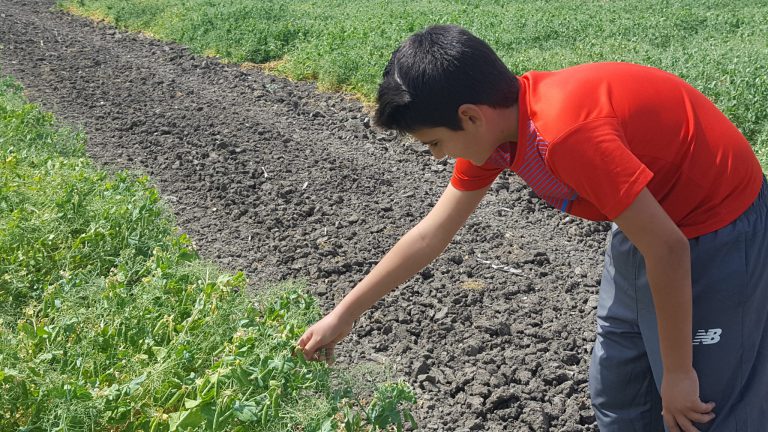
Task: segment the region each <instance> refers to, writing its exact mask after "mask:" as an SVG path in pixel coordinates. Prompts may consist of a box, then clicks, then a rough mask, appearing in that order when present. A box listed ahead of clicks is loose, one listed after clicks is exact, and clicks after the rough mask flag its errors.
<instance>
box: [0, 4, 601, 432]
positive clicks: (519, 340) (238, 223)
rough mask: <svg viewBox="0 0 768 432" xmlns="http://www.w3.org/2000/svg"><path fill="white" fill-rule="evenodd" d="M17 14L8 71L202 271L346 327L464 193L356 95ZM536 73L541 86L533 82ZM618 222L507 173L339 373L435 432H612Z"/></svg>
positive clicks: (374, 313) (30, 12)
mask: <svg viewBox="0 0 768 432" xmlns="http://www.w3.org/2000/svg"><path fill="white" fill-rule="evenodd" d="M53 7H54V2H53V1H42V0H35V1H12V0H0V44H1V45H2V48H0V67H2V71H3V73H5V74H11V75H13V76H15V77H16V78H17V79H18V80H19V81H21V82H22V83H23V84H24V86H25V87H26V93H27V96H28V97H29V98H30V99H31V100H32V101H35V102H38V103H40V104H41V105H42V106H43V108H44V109H46V110H48V111H52V112H53V113H54V114H55V115H56V116H57V117H58V118H59V119H60V120H61V121H62V122H64V123H66V124H69V125H73V126H74V127H82V128H83V130H84V131H85V132H86V133H87V135H88V137H89V141H88V152H89V155H90V156H91V157H92V158H93V159H94V160H96V161H97V163H98V164H99V165H100V166H102V167H104V168H106V169H108V170H119V169H130V170H133V171H138V172H143V173H146V174H148V175H149V176H150V177H151V179H152V181H153V182H154V183H155V184H156V185H157V187H158V188H159V190H160V191H161V193H162V195H163V196H164V198H165V199H166V200H167V202H168V203H169V205H170V207H171V208H172V210H173V212H174V213H175V215H176V217H177V219H178V224H179V226H180V227H181V228H182V230H183V231H184V232H186V233H188V234H189V235H190V236H191V237H192V239H193V240H194V241H195V244H196V247H197V249H198V250H199V252H200V254H201V255H202V256H203V257H205V258H207V259H210V260H212V261H215V262H217V263H218V264H220V265H221V266H223V267H224V268H227V269H231V270H243V271H245V272H246V274H247V275H248V276H249V278H250V280H251V281H252V284H253V286H254V289H258V286H260V285H261V284H263V283H265V282H269V281H279V280H284V279H302V280H305V281H306V282H307V284H308V289H309V290H310V291H311V293H312V294H314V295H315V296H317V297H318V298H319V299H320V304H321V306H322V307H323V310H324V311H325V312H327V311H329V310H330V309H331V308H332V307H333V306H334V305H335V304H336V303H337V302H338V301H339V300H340V299H341V298H342V297H343V295H344V294H345V293H346V292H348V291H349V290H350V289H351V288H352V287H353V286H354V284H355V283H356V282H357V281H359V280H360V279H361V278H362V277H363V276H364V275H365V274H366V273H367V272H368V271H369V270H370V268H371V267H372V266H373V265H374V264H375V263H376V262H377V261H378V259H380V258H381V256H382V255H383V254H384V253H385V252H386V251H387V250H388V249H389V247H391V246H392V245H393V244H394V243H395V241H396V240H397V239H398V238H399V236H401V235H402V234H404V233H405V232H406V231H407V230H408V229H409V228H410V227H411V226H413V225H414V224H415V223H416V222H418V220H419V219H420V218H421V217H422V216H424V215H425V214H426V213H427V212H428V211H429V209H430V208H431V206H432V204H434V202H435V201H436V199H437V198H438V196H439V194H440V193H441V192H442V190H443V188H444V187H445V186H446V185H447V183H448V179H449V178H450V174H451V169H452V166H451V162H450V161H443V162H436V161H433V160H431V158H430V157H429V154H428V152H425V150H424V149H423V148H422V146H421V145H417V144H414V143H411V142H409V141H408V140H407V139H404V138H400V137H396V136H395V135H394V134H391V133H385V132H382V131H377V130H374V129H372V128H371V126H370V119H369V118H368V115H367V114H366V111H365V110H364V109H363V107H362V105H361V104H360V103H358V102H357V101H355V100H354V99H352V98H350V97H347V96H344V95H341V94H328V93H322V92H318V91H317V89H316V87H315V86H314V84H312V83H296V82H291V81H288V80H285V79H282V78H276V77H273V76H269V75H266V74H264V73H262V72H260V71H258V70H242V69H241V68H239V67H238V66H234V65H225V64H221V63H220V62H218V61H216V59H210V58H204V57H200V56H196V55H194V54H192V53H191V51H190V50H188V49H186V48H184V47H181V46H178V45H175V44H172V43H166V42H159V41H156V40H153V39H150V38H148V37H145V36H142V35H137V34H129V33H125V32H122V31H118V30H116V29H114V28H112V27H110V26H108V25H105V24H98V23H94V22H91V21H88V20H85V19H82V18H78V17H74V16H70V15H68V14H65V13H63V12H60V11H57V10H55V9H53ZM517 72H523V71H517ZM607 229H608V226H607V225H606V224H595V223H588V222H585V221H581V220H577V219H574V218H570V217H568V216H567V215H565V214H561V213H559V212H557V211H555V210H553V209H551V208H548V207H547V205H546V204H544V203H543V202H541V201H539V199H538V198H536V197H535V195H534V194H533V193H532V192H531V191H530V189H528V187H527V186H525V185H524V184H523V183H522V182H521V180H519V179H518V178H517V177H516V176H514V175H513V174H506V173H505V174H503V175H502V177H500V178H499V179H498V180H497V182H496V183H495V184H494V186H493V188H492V190H491V191H490V192H489V193H488V196H487V197H486V198H485V200H484V201H483V203H482V204H481V206H480V208H479V209H478V211H477V212H476V213H475V214H474V215H473V216H472V217H471V219H470V220H469V221H468V223H467V225H466V226H465V227H464V228H463V229H462V230H461V231H460V232H459V234H458V235H457V237H456V238H455V240H454V242H453V243H452V244H451V245H450V246H449V247H448V249H447V250H446V252H445V253H444V254H443V255H442V256H441V257H440V258H439V259H437V260H436V261H435V262H434V263H433V264H432V265H430V266H429V267H428V268H427V269H425V270H424V271H423V272H421V273H420V274H419V275H417V276H416V277H415V278H414V279H412V280H411V281H409V282H407V283H406V284H404V285H403V286H402V287H400V288H399V289H398V290H396V291H394V292H393V293H392V294H390V295H389V296H388V297H386V298H385V299H384V300H382V301H381V302H379V303H378V304H377V305H376V306H374V308H373V309H372V310H371V311H370V312H368V313H367V314H365V315H364V316H363V318H362V319H361V321H360V323H359V325H358V327H356V329H355V330H354V332H353V334H352V335H350V337H349V338H348V339H346V340H345V341H344V342H343V343H342V344H341V345H340V346H339V349H338V351H339V353H338V354H339V356H340V357H339V359H338V361H337V365H336V367H339V368H348V367H349V368H351V367H358V366H360V365H365V364H367V363H371V362H372V363H384V364H386V365H389V366H391V367H393V368H394V369H395V373H396V376H402V377H404V378H405V379H406V380H407V381H409V382H410V383H411V385H412V386H413V387H414V389H415V390H416V392H417V396H418V398H419V403H418V405H417V406H416V407H415V410H414V413H415V416H416V418H417V419H418V421H419V423H420V426H421V427H422V428H423V429H425V430H440V431H466V430H483V431H550V430H551V431H594V430H596V429H597V428H596V426H595V424H594V416H593V413H592V411H591V408H590V404H589V397H588V390H587V367H588V364H589V354H590V351H591V347H592V340H593V338H594V313H595V307H596V304H597V286H598V284H599V280H600V276H601V264H602V253H603V252H602V251H603V248H604V244H605V233H606V231H607Z"/></svg>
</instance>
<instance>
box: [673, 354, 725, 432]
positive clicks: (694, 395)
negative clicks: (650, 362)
mask: <svg viewBox="0 0 768 432" xmlns="http://www.w3.org/2000/svg"><path fill="white" fill-rule="evenodd" d="M661 403H662V406H663V411H662V412H661V413H662V415H663V416H664V423H665V425H666V426H667V428H668V430H669V432H681V431H683V432H698V429H697V428H696V427H695V426H694V425H693V423H692V422H696V423H707V422H709V421H711V420H712V419H713V418H715V413H713V412H712V410H713V409H714V408H715V403H714V402H709V403H704V402H702V401H701V399H699V377H698V376H697V375H696V371H695V370H693V368H691V369H690V370H689V371H687V372H676V373H670V372H667V371H664V379H663V380H662V383H661Z"/></svg>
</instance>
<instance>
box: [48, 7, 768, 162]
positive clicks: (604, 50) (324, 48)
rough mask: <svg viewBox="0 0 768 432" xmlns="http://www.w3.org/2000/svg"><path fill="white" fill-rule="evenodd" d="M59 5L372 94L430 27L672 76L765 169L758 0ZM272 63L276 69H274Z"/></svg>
mask: <svg viewBox="0 0 768 432" xmlns="http://www.w3.org/2000/svg"><path fill="white" fill-rule="evenodd" d="M60 4H61V6H62V7H64V8H65V9H68V10H70V11H73V12H76V13H80V14H83V15H87V16H91V17H96V18H99V19H102V20H105V21H108V22H110V23H113V24H115V25H117V26H118V27H120V28H124V29H130V30H136V31H143V32H147V33H149V34H151V35H153V36H155V37H157V38H160V39H165V40H174V41H178V42H181V43H183V44H185V45H188V46H190V47H192V48H193V49H194V50H196V51H197V52H199V53H205V54H209V55H217V56H221V57H222V58H223V59H225V60H226V61H231V62H237V63H244V62H250V63H258V64H264V63H271V64H272V65H273V67H272V68H271V69H272V70H274V71H275V72H277V73H280V74H283V75H285V76H288V77H290V78H293V79H302V80H303V79H312V80H317V81H318V83H319V85H320V86H321V87H322V88H325V89H340V90H344V91H350V92H353V93H357V94H359V95H361V97H362V98H363V99H366V100H368V101H371V100H373V99H374V96H375V91H376V87H377V84H378V81H379V77H380V75H381V72H382V70H383V68H384V65H385V64H386V61H387V60H388V58H389V55H390V54H391V52H392V51H393V50H394V49H395V48H396V47H397V45H398V44H399V42H400V41H402V40H403V39H404V38H405V37H407V36H408V35H409V34H411V33H412V32H414V31H416V30H420V29H422V28H423V27H425V26H427V25H430V24H436V23H453V24H458V25H461V26H464V27H466V28H468V29H469V30H470V31H472V32H474V33H475V34H477V35H478V36H480V37H481V38H483V39H485V40H486V41H488V42H489V43H490V44H491V46H492V47H494V48H495V49H496V50H497V52H498V53H499V55H500V57H501V58H502V59H503V60H504V61H505V62H506V64H507V65H508V66H509V67H510V69H511V70H512V71H513V72H515V73H524V72H526V71H528V70H551V69H559V68H563V67H567V66H571V65H574V64H579V63H585V62H592V61H607V60H613V61H630V62H636V63H641V64H646V65H650V66H655V67H659V68H661V69H665V70H668V71H670V72H673V73H675V74H677V75H679V76H681V77H683V78H684V79H686V80H687V81H689V82H690V83H692V84H693V85H694V86H696V87H697V88H698V89H700V90H701V91H702V92H704V93H705V94H706V95H707V96H708V97H710V98H711V99H712V100H714V101H715V103H716V104H717V105H718V106H719V107H720V109H721V110H723V111H724V112H725V113H726V114H727V115H728V116H729V117H730V118H731V119H732V120H733V121H734V123H736V125H737V126H738V127H739V128H740V129H741V130H742V131H743V133H744V134H745V135H746V137H747V138H748V139H749V140H750V142H751V143H753V145H754V147H755V149H756V152H757V153H758V156H759V157H760V159H761V161H762V163H763V166H764V167H768V74H766V73H765V67H764V65H766V64H768V20H765V19H764V17H765V16H766V15H768V3H766V2H764V1H762V0H745V1H739V2H733V1H729V0H705V1H694V0H682V1H677V2H669V1H666V0H644V1H633V0H617V1H605V0H591V1H584V2H574V1H570V0H541V1H536V2H526V1H522V0H516V1H501V0H494V1H483V2H472V1H467V0H421V1H410V0H386V1H384V0H360V1H351V0H324V1H319V0H260V1H253V0H232V1H222V0H153V1H147V0H128V1H123V0H62V1H60ZM274 65H276V66H274Z"/></svg>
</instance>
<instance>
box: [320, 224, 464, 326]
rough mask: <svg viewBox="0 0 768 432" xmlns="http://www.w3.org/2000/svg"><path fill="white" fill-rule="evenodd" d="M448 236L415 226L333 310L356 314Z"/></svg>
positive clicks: (440, 248)
mask: <svg viewBox="0 0 768 432" xmlns="http://www.w3.org/2000/svg"><path fill="white" fill-rule="evenodd" d="M430 234H431V235H430ZM450 240H451V236H449V235H445V234H443V236H442V238H441V237H440V236H439V235H437V233H426V232H424V230H422V229H421V227H420V226H416V227H415V228H413V229H412V230H410V231H409V232H408V233H407V234H406V235H404V236H403V237H402V238H401V239H400V241H398V242H397V243H396V244H395V246H394V247H393V248H392V249H391V250H390V251H389V252H388V253H387V254H386V255H385V256H384V258H382V259H381V261H380V262H379V263H378V264H377V265H376V266H375V267H374V268H373V270H371V272H370V273H369V274H368V275H367V276H366V277H365V278H364V279H363V280H362V281H361V282H360V283H359V284H357V286H356V287H355V288H354V289H353V290H352V291H350V292H349V294H347V295H346V296H345V297H344V299H343V300H342V301H341V302H340V303H339V305H338V306H337V307H336V309H335V310H334V312H335V313H341V314H344V315H345V316H347V317H352V318H353V319H357V318H359V317H360V315H362V314H363V312H365V311H366V310H367V309H368V308H370V307H371V306H373V304H374V303H376V302H377V301H378V300H379V299H381V298H382V297H384V296H385V295H386V294H387V293H389V292H390V291H392V290H393V289H395V288H396V287H397V286H399V285H400V284H402V283H403V282H405V281H406V280H408V279H410V278H411V277H412V276H413V275H414V274H416V272H418V271H419V270H421V269H422V268H424V267H425V266H427V265H428V264H429V263H431V262H432V261H433V260H434V259H435V258H436V257H437V256H438V255H440V253H441V252H442V251H443V250H444V249H445V247H446V246H447V245H448V243H449V242H450Z"/></svg>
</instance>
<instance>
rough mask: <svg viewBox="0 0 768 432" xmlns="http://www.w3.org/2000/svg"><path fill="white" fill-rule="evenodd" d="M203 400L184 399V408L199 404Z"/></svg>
mask: <svg viewBox="0 0 768 432" xmlns="http://www.w3.org/2000/svg"><path fill="white" fill-rule="evenodd" d="M202 402H203V401H202V400H201V399H184V408H186V409H192V408H194V407H196V406H198V405H200V404H201V403H202Z"/></svg>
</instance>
